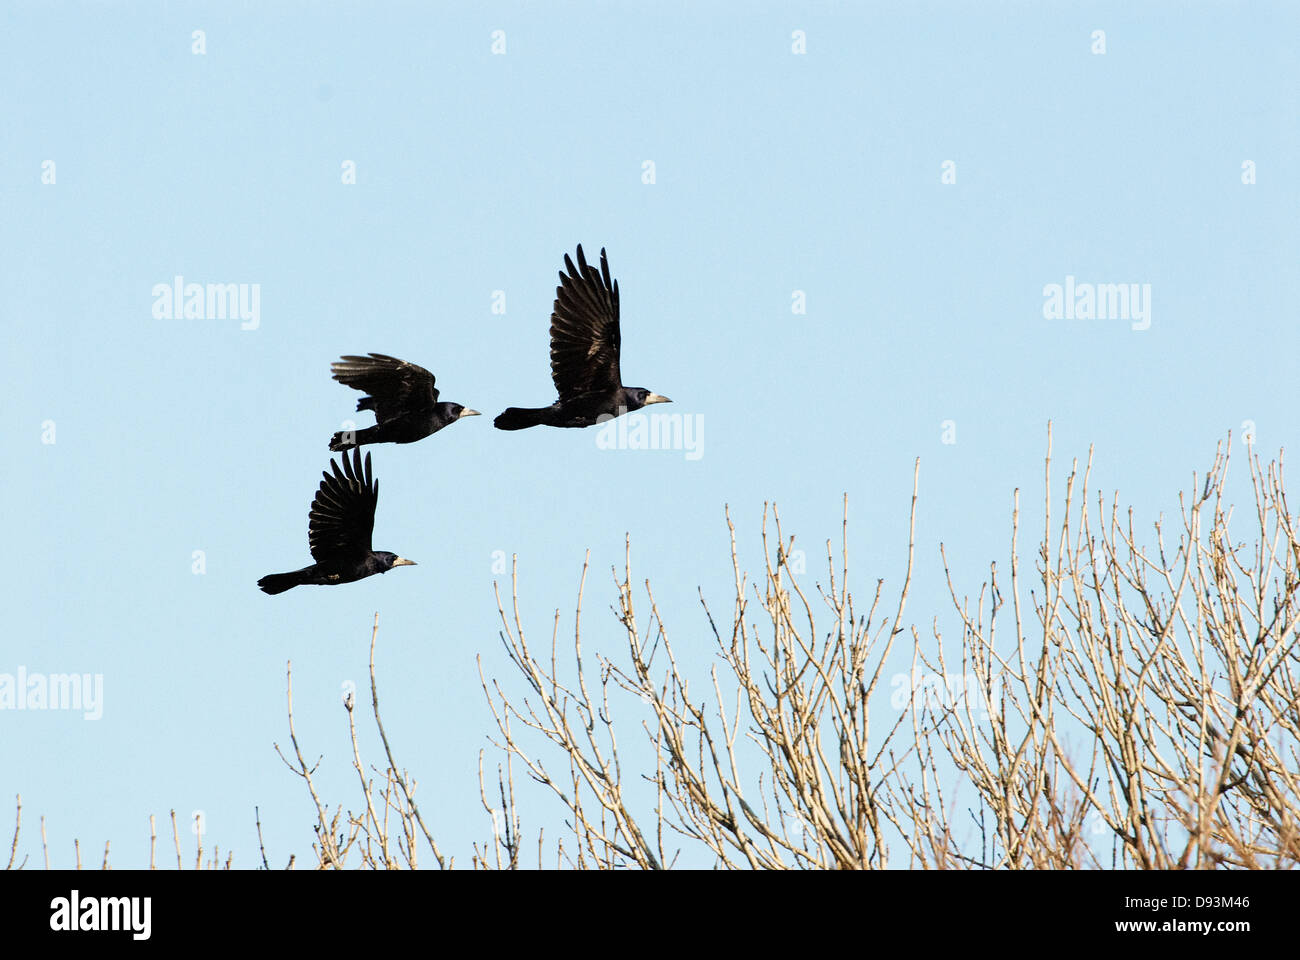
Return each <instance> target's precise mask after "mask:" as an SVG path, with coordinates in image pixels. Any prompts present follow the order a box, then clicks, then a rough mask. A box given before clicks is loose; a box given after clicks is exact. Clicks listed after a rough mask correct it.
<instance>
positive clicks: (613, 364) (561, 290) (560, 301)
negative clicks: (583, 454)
mask: <svg viewBox="0 0 1300 960" xmlns="http://www.w3.org/2000/svg"><path fill="white" fill-rule="evenodd" d="M564 265H565V266H566V267H567V268H568V273H567V274H565V273H561V274H560V285H559V286H558V287H556V288H555V307H554V310H553V311H552V313H551V379H552V380H553V381H555V392H556V393H558V394H559V395H560V396H559V399H558V400H556V401H555V403H553V404H551V405H550V406H549V407H537V408H531V409H530V408H525V407H509V408H507V409H506V410H505V411H503V412H502V413H501V414H500V416H498V417H497V418H496V419H495V420H494V421H493V425H494V426H496V427H497V428H498V429H501V430H523V429H525V428H527V427H535V426H538V425H544V426H548V427H589V426H592V425H593V424H596V423H600V422H602V421H603V420H607V419H609V418H610V417H618V416H622V415H623V414H625V413H628V412H630V411H632V410H639V409H641V408H642V407H644V406H646V405H647V404H651V403H669V402H670V401H669V399H668V398H667V397H661V396H659V394H657V393H651V392H650V391H649V390H646V389H645V388H644V387H625V386H623V377H622V373H621V371H620V370H619V352H620V347H621V346H622V336H621V333H620V331H619V307H618V282H617V281H611V280H610V276H609V260H608V259H607V258H606V256H605V251H604V249H603V248H602V249H601V251H600V272H599V273H597V272H596V269H595V268H594V267H591V266H589V265H588V264H587V259H586V257H584V256H583V254H582V245H581V244H579V245H578V266H577V267H576V268H575V267H574V265H573V261H572V260H570V259H569V255H568V254H567V253H566V254H565V255H564Z"/></svg>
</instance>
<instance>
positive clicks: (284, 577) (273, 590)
mask: <svg viewBox="0 0 1300 960" xmlns="http://www.w3.org/2000/svg"><path fill="white" fill-rule="evenodd" d="M301 573H302V571H301V570H295V571H294V572H293V573H269V574H267V575H266V576H265V577H263V578H262V579H261V580H259V581H257V585H258V586H259V587H261V588H262V592H263V593H269V594H271V595H272V596H274V595H275V594H277V593H284V591H286V590H289V589H291V588H293V587H296V586H299V585H301V584H302V582H303V581H302V577H301V576H300V575H301Z"/></svg>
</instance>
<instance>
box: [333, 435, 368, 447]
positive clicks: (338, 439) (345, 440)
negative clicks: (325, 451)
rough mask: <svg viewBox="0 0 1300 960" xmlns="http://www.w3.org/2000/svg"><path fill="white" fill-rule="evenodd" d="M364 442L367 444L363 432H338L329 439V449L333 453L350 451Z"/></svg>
mask: <svg viewBox="0 0 1300 960" xmlns="http://www.w3.org/2000/svg"><path fill="white" fill-rule="evenodd" d="M366 442H368V438H367V437H366V431H365V430H340V431H339V432H338V433H336V434H334V436H332V437H330V449H331V450H333V451H335V452H338V451H339V450H351V449H352V448H353V447H359V446H360V445H361V444H363V443H366Z"/></svg>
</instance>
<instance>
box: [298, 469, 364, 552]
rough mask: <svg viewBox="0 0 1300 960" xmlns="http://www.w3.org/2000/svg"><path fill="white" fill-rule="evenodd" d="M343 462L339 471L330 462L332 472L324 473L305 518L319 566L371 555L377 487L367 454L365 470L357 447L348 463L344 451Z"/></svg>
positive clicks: (310, 541) (308, 537) (308, 534)
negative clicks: (331, 561)
mask: <svg viewBox="0 0 1300 960" xmlns="http://www.w3.org/2000/svg"><path fill="white" fill-rule="evenodd" d="M342 460H343V469H342V470H340V469H339V465H338V464H337V463H335V462H334V461H333V460H331V461H330V467H331V469H332V470H333V471H334V473H333V475H332V476H331V475H330V474H329V473H325V474H323V475H324V477H325V479H324V480H322V481H321V484H320V489H319V490H317V491H316V499H315V500H313V501H312V504H311V513H310V514H309V515H308V523H307V539H308V541H309V543H310V545H311V555H312V557H313V558H314V559H315V560H316V561H317V562H318V563H320V562H323V561H327V560H347V559H355V558H358V557H363V556H365V555H366V554H367V553H369V552H370V535H371V533H372V532H373V531H374V528H375V504H376V503H378V502H379V484H378V483H377V482H376V481H375V479H374V477H373V475H372V474H371V472H370V454H368V453H367V454H366V462H365V469H364V470H363V469H362V465H361V449H360V448H359V447H358V448H356V449H355V450H354V451H353V459H352V460H351V461H349V460H348V455H347V453H346V452H345V453H344V454H343V457H342Z"/></svg>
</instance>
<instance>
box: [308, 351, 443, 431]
mask: <svg viewBox="0 0 1300 960" xmlns="http://www.w3.org/2000/svg"><path fill="white" fill-rule="evenodd" d="M330 373H331V375H332V376H333V377H334V379H335V380H337V381H338V382H339V383H341V384H343V385H344V386H348V387H351V388H352V389H353V390H361V391H363V392H364V393H366V394H367V396H366V397H365V398H364V399H362V400H359V401H357V410H373V411H375V422H376V423H384V422H386V421H388V420H394V419H397V418H398V417H401V416H403V415H405V414H409V413H413V412H415V411H419V410H427V409H429V408H431V407H432V406H433V405H434V404H435V403H437V402H438V388H437V387H435V386H434V377H433V374H431V373H430V372H429V371H428V370H426V369H424V367H421V366H417V365H416V364H414V363H407V362H406V361H405V360H398V359H397V358H396V357H390V356H387V355H386V354H382V353H372V354H370V355H369V356H368V357H354V356H345V357H343V358H342V359H341V360H337V361H335V362H334V363H332V364H331V365H330Z"/></svg>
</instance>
